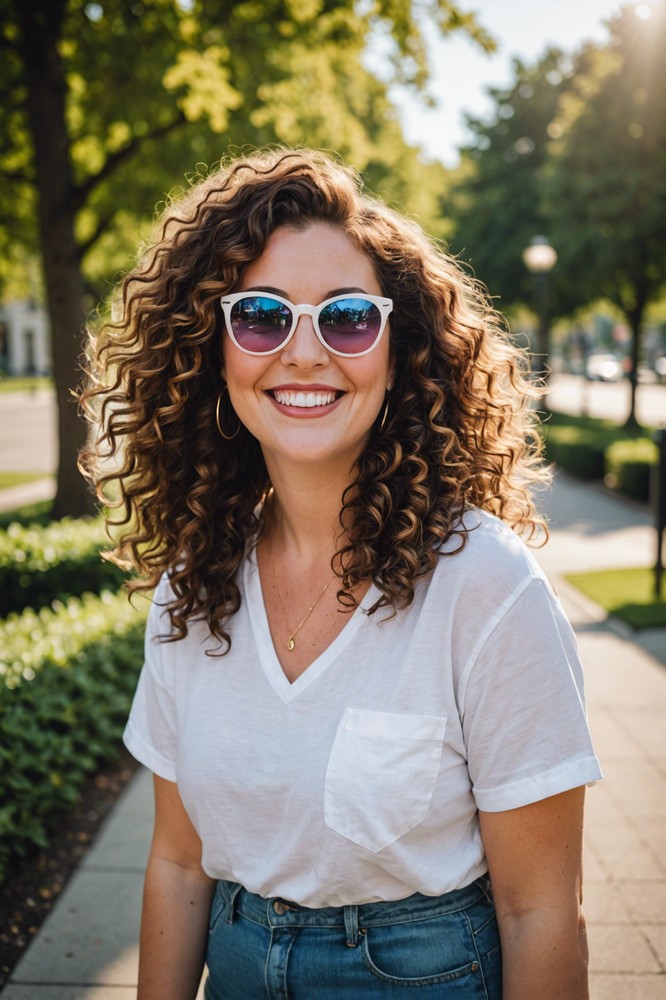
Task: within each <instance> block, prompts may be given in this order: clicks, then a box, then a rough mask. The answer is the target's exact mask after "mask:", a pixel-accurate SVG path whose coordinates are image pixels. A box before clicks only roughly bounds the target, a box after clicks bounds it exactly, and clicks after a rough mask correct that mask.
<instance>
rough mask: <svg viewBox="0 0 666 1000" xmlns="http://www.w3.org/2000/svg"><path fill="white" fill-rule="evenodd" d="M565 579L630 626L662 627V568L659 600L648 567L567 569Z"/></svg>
mask: <svg viewBox="0 0 666 1000" xmlns="http://www.w3.org/2000/svg"><path fill="white" fill-rule="evenodd" d="M567 580H568V581H569V583H572V584H573V585H574V587H578V589H579V590H582V592H583V593H584V594H587V596H588V597H591V598H592V600H593V601H596V602H597V604H600V605H601V606H602V608H605V610H606V611H607V612H608V613H609V614H610V615H615V616H616V618H621V619H622V621H625V622H627V624H628V625H631V626H632V627H633V628H636V629H642V628H666V572H664V573H663V576H662V587H661V600H656V598H655V596H654V570H653V569H652V568H650V569H647V568H636V569H634V568H632V569H611V570H602V571H600V572H597V573H569V574H568V575H567Z"/></svg>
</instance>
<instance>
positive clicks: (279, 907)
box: [273, 899, 287, 917]
mask: <svg viewBox="0 0 666 1000" xmlns="http://www.w3.org/2000/svg"><path fill="white" fill-rule="evenodd" d="M273 909H274V910H275V912H276V913H277V914H278V916H280V917H281V916H282V915H283V914H284V913H286V912H287V907H286V906H285V905H284V903H283V902H282V900H281V899H276V900H275V902H274V903H273Z"/></svg>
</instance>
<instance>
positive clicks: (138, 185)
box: [0, 0, 491, 515]
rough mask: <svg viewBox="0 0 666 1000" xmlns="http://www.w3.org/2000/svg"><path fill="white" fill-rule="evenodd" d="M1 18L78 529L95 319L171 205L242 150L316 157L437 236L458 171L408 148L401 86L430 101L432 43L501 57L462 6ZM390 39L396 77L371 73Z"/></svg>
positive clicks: (9, 2) (60, 7)
mask: <svg viewBox="0 0 666 1000" xmlns="http://www.w3.org/2000/svg"><path fill="white" fill-rule="evenodd" d="M0 15H1V17H0V20H1V24H2V29H1V35H0V47H1V50H2V56H3V58H2V60H1V61H0V131H1V134H2V136H3V139H2V142H1V144H0V179H2V181H3V183H2V185H0V190H1V192H2V193H0V212H1V213H2V216H1V221H0V249H2V251H3V254H2V255H0V256H4V260H5V263H4V265H3V266H1V267H0V282H2V281H3V280H5V281H6V280H7V278H8V276H9V275H10V274H14V273H15V272H16V269H17V268H19V267H20V266H21V265H22V264H23V262H24V261H25V260H26V258H29V255H30V253H31V252H35V251H36V250H37V249H38V250H39V253H40V254H41V259H42V262H43V272H44V287H45V295H46V300H47V303H48V311H49V316H50V321H51V329H52V337H53V359H54V376H55V381H56V389H57V396H58V405H59V414H60V416H59V446H60V469H59V476H58V486H57V497H56V504H55V511H54V512H55V513H56V514H57V515H59V514H64V513H70V514H76V513H80V512H82V511H83V510H85V509H86V508H88V507H89V506H90V504H91V501H90V498H89V497H88V496H87V493H86V492H85V486H84V484H83V481H82V480H81V479H80V477H79V476H78V474H77V472H76V469H75V456H76V453H77V451H78V448H79V446H80V444H81V443H82V441H83V434H84V428H83V425H82V424H81V423H80V422H79V421H78V418H77V417H76V414H75V412H74V407H73V406H72V404H71V402H70V400H69V388H70V387H71V386H72V384H74V383H75V382H76V380H77V374H76V368H77V359H78V356H79V352H80V344H81V330H82V328H83V326H84V324H85V314H86V309H88V308H90V307H91V306H92V305H93V304H94V300H95V297H96V296H97V295H99V293H100V291H103V289H104V287H105V283H106V282H108V280H109V279H110V277H111V276H112V275H113V274H114V273H116V272H117V271H118V270H119V269H121V268H124V267H125V266H126V264H127V259H128V253H129V252H130V251H131V248H132V246H134V245H135V244H136V239H137V236H138V235H139V234H140V232H141V231H142V228H144V227H145V224H146V221H147V220H150V218H151V217H152V214H153V210H154V206H155V203H156V201H158V200H159V199H160V198H164V197H166V195H167V193H168V192H169V191H171V190H172V189H173V188H174V185H177V184H178V183H187V181H186V180H184V178H185V177H186V175H187V174H188V172H192V171H194V170H196V168H197V164H198V163H203V164H205V165H209V164H211V163H214V162H215V161H217V160H218V159H219V158H220V157H221V156H223V155H224V154H225V153H226V152H227V150H228V149H229V147H230V146H234V145H235V146H237V147H244V146H248V145H249V146H258V145H264V144H266V143H271V142H287V143H289V144H298V143H301V142H303V143H307V144H308V145H311V146H315V147H324V148H330V149H334V150H336V151H337V152H338V153H340V154H341V155H342V156H343V157H344V158H345V159H346V160H348V162H350V163H352V164H353V165H355V166H356V167H358V168H359V169H362V170H363V171H364V172H365V174H366V176H367V178H368V182H369V184H370V185H371V186H372V187H374V188H375V189H376V190H378V191H379V193H381V194H383V195H384V196H386V197H387V199H388V200H390V201H394V202H397V203H398V204H399V205H400V207H401V208H403V209H404V210H406V211H408V212H417V213H418V214H419V215H420V216H421V221H422V222H424V223H425V224H426V225H428V224H431V225H432V226H434V227H436V225H437V216H438V209H439V204H440V197H441V193H442V188H443V186H444V185H445V183H446V172H445V171H444V169H443V168H442V167H441V166H440V165H437V164H430V165H429V164H426V163H425V162H424V161H423V160H422V159H421V157H420V155H419V153H418V151H417V150H416V149H413V148H411V147H409V146H408V145H407V144H406V142H405V141H404V139H403V136H402V132H401V130H400V127H399V124H398V119H397V116H396V113H395V111H394V109H393V107H392V105H391V103H390V101H389V97H388V88H389V85H390V83H391V82H392V81H393V80H399V81H400V82H402V83H403V84H405V85H407V86H411V87H413V88H415V89H417V90H418V89H420V88H423V87H424V85H425V83H426V81H427V78H428V66H427V59H426V47H425V41H424V35H425V32H426V31H429V30H433V29H436V30H438V31H441V32H449V31H454V30H464V31H466V32H467V33H469V34H471V35H472V36H473V37H475V38H476V39H477V41H478V42H479V44H481V45H484V46H490V45H491V42H490V40H489V38H488V36H487V35H486V34H485V33H484V32H483V31H482V30H481V29H480V28H479V27H478V25H477V24H476V21H475V19H474V18H473V16H472V15H469V14H465V13H463V12H462V11H461V10H460V8H459V7H458V5H457V4H455V3H451V2H448V0H434V2H432V3H429V4H428V6H427V9H424V8H423V5H421V4H419V3H417V2H416V0H413V2H412V0H372V2H367V3H362V4H359V3H357V2H354V0H344V2H342V3H339V2H336V3H333V2H332V0H246V2H241V3H236V2H231V0H205V2H203V0H30V2H29V3H26V2H25V0H0ZM375 39H377V40H379V41H380V42H381V44H382V52H385V58H384V60H383V61H384V71H383V72H382V75H381V78H380V77H379V76H377V75H375V74H373V73H372V72H371V70H370V69H369V68H368V65H367V60H366V58H365V57H366V54H367V51H368V47H369V46H370V45H371V44H372V43H373V40H375ZM86 293H88V294H87V295H86ZM91 293H92V294H91Z"/></svg>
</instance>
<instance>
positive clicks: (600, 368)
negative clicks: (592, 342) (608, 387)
mask: <svg viewBox="0 0 666 1000" xmlns="http://www.w3.org/2000/svg"><path fill="white" fill-rule="evenodd" d="M585 374H586V375H587V377H588V378H589V379H592V380H593V381H595V382H618V381H619V380H620V379H621V378H622V377H623V375H624V368H623V367H622V362H621V361H620V360H619V358H616V357H615V355H614V354H590V355H589V357H588V359H587V362H586V365H585Z"/></svg>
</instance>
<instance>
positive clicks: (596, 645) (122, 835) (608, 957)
mask: <svg viewBox="0 0 666 1000" xmlns="http://www.w3.org/2000/svg"><path fill="white" fill-rule="evenodd" d="M544 506H545V507H546V508H547V509H548V511H549V514H550V517H551V525H552V537H551V541H550V543H549V544H548V546H547V548H546V549H545V550H542V552H541V554H540V556H539V558H540V559H541V560H542V562H543V565H544V567H545V568H546V570H547V572H548V573H549V575H550V577H551V579H552V580H553V583H554V585H555V587H556V588H557V589H558V591H559V593H560V596H561V598H562V600H563V602H564V604H565V607H566V609H567V612H568V613H569V615H570V617H571V619H572V622H573V624H574V627H575V628H576V632H577V635H578V640H579V644H580V649H581V653H582V657H583V661H584V663H585V668H586V677H587V695H588V704H589V715H590V722H591V726H592V730H593V735H594V738H595V742H596V746H597V751H598V753H599V755H600V757H601V761H602V766H603V768H604V771H605V774H606V780H605V781H604V782H602V783H601V784H599V785H597V786H595V787H594V788H593V789H591V790H590V792H589V795H588V807H587V831H586V845H585V850H586V886H585V909H586V913H587V917H588V924H589V936H590V950H591V998H592V1000H666V666H664V664H666V630H654V631H653V632H651V633H650V634H648V635H645V634H643V635H642V636H641V637H640V640H639V641H636V639H638V637H633V636H632V635H631V633H630V632H629V631H628V630H626V629H624V628H619V627H617V626H616V625H615V624H614V623H612V622H608V621H607V620H606V619H605V616H604V614H603V612H602V611H601V610H600V609H599V608H598V606H597V605H595V604H593V603H591V602H590V601H588V600H586V599H585V598H583V597H582V596H581V595H580V594H579V593H578V592H577V591H575V590H574V589H573V588H572V587H571V586H570V585H568V584H567V583H566V582H565V581H564V580H563V579H562V574H563V573H565V572H568V571H576V570H591V569H595V568H607V567H612V566H613V567H614V566H635V565H641V564H642V565H651V564H652V562H653V561H654V538H653V532H652V530H651V528H650V518H649V514H648V512H647V511H646V510H645V509H644V508H643V507H640V506H638V505H635V504H632V503H629V502H625V501H623V500H621V499H619V498H617V497H613V496H609V495H608V494H607V493H606V492H605V491H604V490H603V489H601V488H599V487H596V486H588V485H581V484H580V483H576V482H575V481H574V480H572V479H570V478H568V477H566V476H565V475H564V474H561V473H560V474H559V475H558V477H557V480H556V484H555V488H554V490H553V493H552V495H551V496H550V497H549V498H548V500H547V501H546V502H545V504H544ZM151 810H152V802H151V785H150V777H149V775H148V774H147V773H146V772H145V771H142V772H139V774H138V775H137V777H136V778H135V779H134V780H133V781H132V783H131V784H130V786H129V787H128V789H127V790H126V791H125V793H124V795H123V797H122V798H121V800H120V801H119V802H118V804H117V805H116V807H115V809H114V811H113V813H112V814H111V816H110V817H109V819H108V820H107V823H106V825H105V827H104V829H103V831H102V833H101V834H100V836H99V838H98V840H97V842H96V843H95V845H94V847H93V848H92V849H91V850H90V851H89V853H88V854H87V855H86V857H85V860H84V862H83V864H82V865H81V867H80V868H79V870H78V871H77V872H76V874H75V875H74V877H73V878H72V879H71V881H70V883H69V884H68V886H67V888H66V889H65V891H64V892H63V895H62V898H61V899H60V901H59V903H58V905H57V907H56V908H55V909H54V911H53V912H52V913H51V914H50V916H49V917H48V919H47V920H46V922H45V923H44V925H43V926H42V928H41V930H40V932H39V934H38V935H37V937H36V939H35V941H34V942H33V944H32V945H31V947H30V949H29V950H28V951H27V952H26V954H25V955H24V957H23V959H22V961H21V962H20V963H19V965H18V966H17V968H16V969H15V971H14V975H13V976H12V978H11V980H10V983H9V984H8V985H7V986H6V988H5V990H4V991H3V992H2V1000H133V998H134V997H135V983H136V967H137V936H138V927H139V909H140V900H141V881H142V872H143V867H144V864H145V858H146V853H147V850H148V843H149V838H150V826H151ZM248 1000H255V998H253V997H248Z"/></svg>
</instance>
